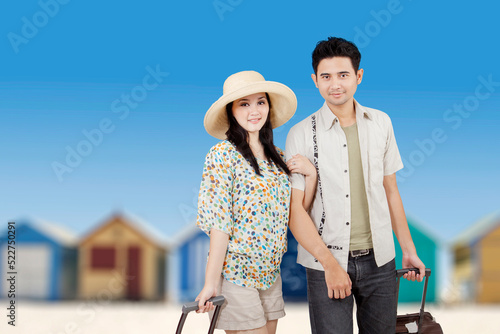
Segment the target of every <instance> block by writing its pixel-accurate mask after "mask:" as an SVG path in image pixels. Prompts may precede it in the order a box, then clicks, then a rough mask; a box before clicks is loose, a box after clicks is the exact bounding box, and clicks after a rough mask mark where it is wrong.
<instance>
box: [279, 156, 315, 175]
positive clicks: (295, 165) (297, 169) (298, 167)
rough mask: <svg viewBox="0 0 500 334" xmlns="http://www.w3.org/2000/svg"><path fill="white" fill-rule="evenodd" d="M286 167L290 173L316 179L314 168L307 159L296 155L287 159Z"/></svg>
mask: <svg viewBox="0 0 500 334" xmlns="http://www.w3.org/2000/svg"><path fill="white" fill-rule="evenodd" d="M286 166H287V167H288V169H289V170H290V172H292V173H298V174H302V175H304V176H308V177H311V176H314V177H316V167H314V165H313V164H312V162H311V161H309V159H307V158H306V157H304V156H302V155H300V154H296V155H294V156H292V157H291V158H290V159H288V161H287V162H286Z"/></svg>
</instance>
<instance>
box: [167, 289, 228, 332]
mask: <svg viewBox="0 0 500 334" xmlns="http://www.w3.org/2000/svg"><path fill="white" fill-rule="evenodd" d="M209 301H211V302H212V303H214V305H215V311H214V316H213V317H212V321H211V322H210V327H209V329H208V334H212V333H213V332H214V330H215V324H216V323H217V320H218V319H219V313H220V308H221V306H222V304H224V301H225V299H224V296H216V297H213V298H210V299H209ZM196 310H198V302H197V301H195V302H190V303H186V304H184V305H182V315H181V319H180V320H179V324H178V325H177V331H176V332H175V334H181V333H182V327H184V323H185V322H186V318H187V316H188V314H189V312H191V311H196Z"/></svg>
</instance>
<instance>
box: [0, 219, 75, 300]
mask: <svg viewBox="0 0 500 334" xmlns="http://www.w3.org/2000/svg"><path fill="white" fill-rule="evenodd" d="M15 227H16V228H15V236H16V238H15V245H14V246H15V268H14V269H15V272H17V275H16V279H17V280H16V298H24V299H38V300H62V299H72V298H74V297H75V296H76V287H77V249H76V243H77V239H76V237H75V235H74V234H73V233H72V232H70V231H68V230H67V229H65V228H63V227H61V226H59V225H57V224H53V223H49V222H46V221H42V220H39V219H34V218H29V219H21V220H18V221H15ZM0 249H1V250H2V251H1V253H2V256H1V257H0V267H1V268H2V272H4V273H6V272H8V271H12V270H11V269H9V270H7V269H8V267H7V254H8V247H7V237H2V238H1V239H0ZM11 254H12V253H11ZM8 290H9V287H8V286H7V282H6V281H5V280H2V281H0V291H1V297H2V298H6V297H7V292H8Z"/></svg>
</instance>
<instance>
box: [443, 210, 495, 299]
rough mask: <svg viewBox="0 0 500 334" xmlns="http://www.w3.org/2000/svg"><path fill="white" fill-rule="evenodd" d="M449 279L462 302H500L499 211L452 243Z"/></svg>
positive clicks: (479, 222)
mask: <svg viewBox="0 0 500 334" xmlns="http://www.w3.org/2000/svg"><path fill="white" fill-rule="evenodd" d="M452 252H453V255H454V265H453V277H454V279H455V285H456V286H457V289H458V291H457V293H458V295H459V296H460V299H462V300H463V301H474V302H478V303H500V260H499V259H500V212H495V213H492V214H490V215H488V216H486V217H484V218H483V219H481V220H479V221H478V222H476V223H475V224H473V225H472V226H470V227H469V228H468V229H466V230H465V231H464V232H462V233H461V234H460V235H459V236H458V237H457V238H456V239H455V240H454V241H453V243H452Z"/></svg>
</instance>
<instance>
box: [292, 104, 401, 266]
mask: <svg viewBox="0 0 500 334" xmlns="http://www.w3.org/2000/svg"><path fill="white" fill-rule="evenodd" d="M355 110H356V122H357V126H358V134H359V146H360V151H361V164H362V166H363V176H364V181H365V187H366V196H367V199H368V210H369V217H370V229H371V233H372V240H373V249H374V253H375V260H376V262H377V265H378V266H382V265H384V264H386V263H387V262H389V261H390V260H392V259H393V258H394V256H395V250H394V242H393V238H392V225H391V216H390V213H389V205H388V203H387V198H386V194H385V189H384V186H383V181H384V176H386V175H391V174H394V173H395V172H397V171H398V170H400V169H401V168H403V162H402V161H401V156H400V155H399V150H398V147H397V144H396V139H395V137H394V131H393V129H392V123H391V120H390V118H389V116H388V115H387V114H386V113H384V112H382V111H380V110H376V109H371V108H366V107H363V106H361V105H360V104H359V103H358V102H357V101H355ZM313 119H315V123H316V143H317V153H318V159H317V164H318V168H319V178H318V180H319V181H320V183H321V193H322V196H321V194H320V187H319V185H318V187H317V188H316V195H315V198H314V202H313V204H312V207H311V210H310V215H311V218H312V220H313V222H314V224H315V225H316V228H317V229H318V230H321V237H322V239H323V241H324V242H325V244H326V245H327V246H328V248H329V249H330V251H331V252H332V254H333V255H334V257H335V259H336V260H337V261H338V262H339V264H340V265H341V266H342V267H343V268H344V269H345V270H347V261H348V257H349V256H348V255H349V253H348V252H349V242H350V233H351V225H350V220H351V201H350V185H349V159H348V150H347V140H346V137H345V133H344V131H343V130H342V128H341V126H340V123H339V121H338V118H337V116H335V114H334V113H333V112H332V111H331V110H330V108H329V107H328V105H327V104H326V102H325V104H324V105H323V107H321V109H320V110H318V111H317V112H315V113H314V114H312V115H310V116H309V117H307V118H306V119H304V120H303V121H301V122H300V123H298V124H296V125H295V126H294V127H293V128H292V129H291V130H290V132H289V133H288V137H287V140H286V158H287V159H289V158H290V157H291V156H293V155H295V154H301V155H303V156H305V157H307V158H309V160H311V161H312V162H314V140H313V127H312V124H313V121H312V120H313ZM291 182H292V188H296V189H300V190H304V187H305V181H304V176H303V175H301V174H292V177H291ZM348 195H349V196H348ZM323 210H324V212H325V218H326V219H325V222H324V224H323V226H322V227H320V225H321V217H322V214H323ZM297 262H298V263H300V264H302V265H303V266H305V267H308V268H312V269H317V270H323V267H322V266H321V264H320V263H319V262H317V261H316V260H315V259H314V257H313V256H312V255H311V254H309V253H308V252H307V251H306V250H305V249H304V248H302V247H301V246H300V245H299V249H298V257H297Z"/></svg>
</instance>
